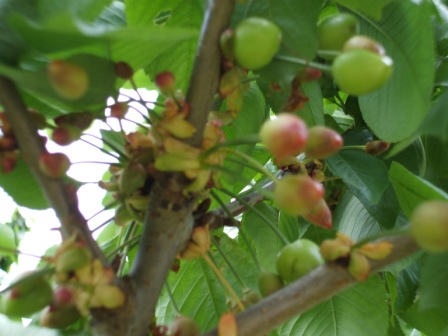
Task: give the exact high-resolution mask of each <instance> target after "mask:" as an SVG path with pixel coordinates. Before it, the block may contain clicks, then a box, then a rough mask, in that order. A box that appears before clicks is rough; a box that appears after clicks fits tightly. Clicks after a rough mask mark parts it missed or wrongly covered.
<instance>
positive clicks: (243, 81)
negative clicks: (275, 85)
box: [241, 75, 260, 84]
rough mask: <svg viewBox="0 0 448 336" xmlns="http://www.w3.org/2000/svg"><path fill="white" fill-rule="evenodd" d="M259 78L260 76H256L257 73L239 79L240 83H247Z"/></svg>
mask: <svg viewBox="0 0 448 336" xmlns="http://www.w3.org/2000/svg"><path fill="white" fill-rule="evenodd" d="M259 78H260V76H258V75H255V76H252V77H246V78H244V79H243V80H242V81H241V84H244V83H247V82H253V81H256V80H257V79H259Z"/></svg>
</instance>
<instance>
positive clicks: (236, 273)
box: [211, 235, 247, 288]
mask: <svg viewBox="0 0 448 336" xmlns="http://www.w3.org/2000/svg"><path fill="white" fill-rule="evenodd" d="M211 240H212V242H213V244H214V245H215V246H216V249H217V250H218V252H219V254H220V255H221V257H222V258H223V259H224V261H225V262H226V264H227V265H228V266H229V268H230V270H231V271H232V273H233V275H234V276H235V278H236V280H237V281H238V282H239V283H240V285H241V287H243V288H246V287H247V286H246V284H245V283H244V281H243V279H241V277H240V276H239V274H238V272H237V271H236V269H235V267H233V265H232V263H231V262H230V260H229V258H227V256H226V254H225V253H224V252H223V251H222V249H221V246H219V244H218V242H217V241H216V239H215V237H214V236H213V235H211Z"/></svg>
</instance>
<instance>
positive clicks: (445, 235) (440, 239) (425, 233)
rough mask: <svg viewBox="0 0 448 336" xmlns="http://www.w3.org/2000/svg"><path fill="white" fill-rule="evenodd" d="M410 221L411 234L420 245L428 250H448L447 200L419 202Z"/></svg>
mask: <svg viewBox="0 0 448 336" xmlns="http://www.w3.org/2000/svg"><path fill="white" fill-rule="evenodd" d="M410 223H411V224H410V229H411V234H412V236H413V237H414V239H415V241H416V242H417V244H418V245H419V246H420V247H422V248H424V249H425V250H428V251H430V252H446V251H448V201H442V200H432V201H426V202H423V203H421V204H419V205H418V206H417V207H416V208H415V209H414V211H413V212H412V215H411V218H410Z"/></svg>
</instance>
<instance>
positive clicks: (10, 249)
mask: <svg viewBox="0 0 448 336" xmlns="http://www.w3.org/2000/svg"><path fill="white" fill-rule="evenodd" d="M0 251H4V252H7V253H13V254H21V255H25V256H28V257H33V258H37V259H46V257H45V256H38V255H35V254H31V253H26V252H22V251H20V250H17V249H12V248H9V247H4V246H0Z"/></svg>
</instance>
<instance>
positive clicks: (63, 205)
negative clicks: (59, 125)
mask: <svg viewBox="0 0 448 336" xmlns="http://www.w3.org/2000/svg"><path fill="white" fill-rule="evenodd" d="M0 102H1V103H2V105H3V106H4V107H5V114H6V117H7V118H8V120H9V122H10V123H11V126H12V128H13V130H14V135H15V137H16V139H17V141H18V144H19V147H20V152H21V156H22V158H23V159H24V160H25V163H26V164H27V165H28V167H29V168H30V170H31V172H32V173H33V175H34V177H35V178H36V180H37V182H38V183H39V184H40V186H41V188H42V190H43V192H44V194H45V196H46V198H47V200H48V203H49V205H50V206H51V207H52V208H53V209H54V211H55V212H56V215H57V216H58V218H59V220H60V222H61V233H62V237H63V238H64V239H65V238H68V237H71V236H72V235H77V236H78V238H79V239H82V240H84V241H85V242H86V243H87V245H88V247H89V249H90V250H91V252H92V254H93V256H94V257H95V258H98V259H100V260H101V261H102V263H103V264H107V261H106V258H105V257H104V254H103V253H102V252H101V250H100V249H99V247H98V244H97V243H96V241H95V240H94V239H93V238H92V235H91V233H90V230H89V228H88V226H87V222H86V220H85V218H84V217H83V215H82V214H81V213H80V212H79V209H78V204H77V202H76V201H74V199H73V195H70V193H69V192H68V190H67V185H66V184H65V183H64V181H63V180H62V179H55V178H50V177H47V176H46V175H44V174H42V173H41V171H40V169H39V167H38V159H39V156H40V155H41V153H43V152H44V151H45V147H44V143H43V141H42V138H41V137H40V136H39V135H38V133H37V128H36V126H35V125H34V123H33V120H32V119H31V116H30V114H29V112H28V110H27V107H26V106H25V104H24V102H23V100H22V97H21V96H20V93H19V91H18V90H17V88H16V86H15V84H14V83H13V82H12V81H11V80H10V79H8V78H5V77H3V76H0Z"/></svg>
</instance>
